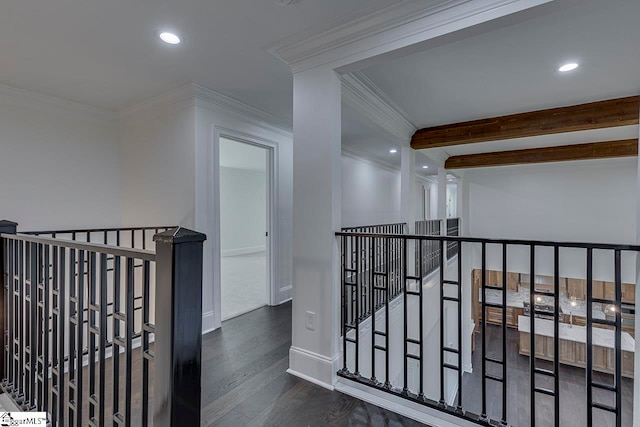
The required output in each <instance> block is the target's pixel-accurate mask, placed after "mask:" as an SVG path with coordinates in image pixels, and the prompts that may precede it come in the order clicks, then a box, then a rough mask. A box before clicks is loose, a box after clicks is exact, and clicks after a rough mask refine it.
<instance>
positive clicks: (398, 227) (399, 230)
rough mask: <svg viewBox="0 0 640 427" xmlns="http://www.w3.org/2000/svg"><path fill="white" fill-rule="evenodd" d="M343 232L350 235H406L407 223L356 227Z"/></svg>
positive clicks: (345, 228) (343, 229)
mask: <svg viewBox="0 0 640 427" xmlns="http://www.w3.org/2000/svg"><path fill="white" fill-rule="evenodd" d="M342 231H344V232H348V233H377V234H406V233H407V223H406V222H397V223H392V224H376V225H356V226H353V227H342Z"/></svg>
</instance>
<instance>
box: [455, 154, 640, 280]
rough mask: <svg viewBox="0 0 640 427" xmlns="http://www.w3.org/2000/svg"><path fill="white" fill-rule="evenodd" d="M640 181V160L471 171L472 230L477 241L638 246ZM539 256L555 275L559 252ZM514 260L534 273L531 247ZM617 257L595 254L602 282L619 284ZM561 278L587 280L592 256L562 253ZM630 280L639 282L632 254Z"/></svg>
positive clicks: (514, 252) (542, 267)
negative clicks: (615, 268)
mask: <svg viewBox="0 0 640 427" xmlns="http://www.w3.org/2000/svg"><path fill="white" fill-rule="evenodd" d="M636 177H637V160H636V159H635V158H626V159H608V160H593V161H581V162H564V163H551V164H544V165H520V166H507V167H500V168H484V169H472V170H468V171H467V172H466V175H465V184H464V191H465V195H466V197H465V200H467V201H468V203H467V206H466V207H465V209H468V215H467V216H466V217H467V218H468V219H467V222H468V224H467V226H468V228H467V230H468V233H469V234H470V235H471V236H473V237H488V238H489V237H493V238H515V239H533V240H551V241H560V242H562V241H574V242H593V243H628V244H633V243H635V236H636V185H637V182H636ZM494 249H497V248H494ZM489 250H490V251H491V250H492V249H491V248H490V249H489ZM537 257H538V260H539V263H538V262H537V263H536V264H537V269H538V271H537V273H539V274H552V273H553V270H552V251H551V249H539V250H538V251H537ZM509 258H510V262H509V270H510V271H521V272H527V271H528V269H529V262H528V250H527V249H526V248H522V247H520V248H518V247H513V248H512V249H510V252H509ZM612 259H613V258H612V255H611V253H606V254H605V253H599V252H597V251H596V252H594V262H595V265H594V279H597V280H612V278H613V267H612V265H613V263H612ZM625 260H627V261H625ZM493 262H501V257H500V255H499V254H498V255H496V256H491V257H490V260H489V265H488V268H496V267H499V264H498V265H492V263H493ZM497 269H499V270H500V269H501V267H500V268H497ZM560 273H561V276H565V277H577V278H580V277H584V276H585V254H584V251H577V250H576V251H568V250H565V251H562V252H561V271H560ZM623 281H628V282H635V265H634V262H633V260H632V259H630V258H627V257H626V256H623Z"/></svg>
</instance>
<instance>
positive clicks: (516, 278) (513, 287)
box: [507, 273, 635, 295]
mask: <svg viewBox="0 0 640 427" xmlns="http://www.w3.org/2000/svg"><path fill="white" fill-rule="evenodd" d="M519 283H520V274H519V273H507V289H508V290H510V291H516V292H518V284H519ZM634 295H635V287H634Z"/></svg>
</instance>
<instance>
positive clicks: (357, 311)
mask: <svg viewBox="0 0 640 427" xmlns="http://www.w3.org/2000/svg"><path fill="white" fill-rule="evenodd" d="M355 240H356V251H355V253H356V259H355V261H356V268H355V270H356V273H355V274H356V286H355V288H356V309H355V313H354V323H355V325H354V326H355V327H356V335H355V337H354V339H355V341H356V342H355V345H356V366H355V368H356V370H355V372H354V374H355V376H356V377H359V376H360V365H359V359H360V345H359V343H360V288H361V286H362V285H361V278H360V266H361V262H360V238H359V237H356V238H355Z"/></svg>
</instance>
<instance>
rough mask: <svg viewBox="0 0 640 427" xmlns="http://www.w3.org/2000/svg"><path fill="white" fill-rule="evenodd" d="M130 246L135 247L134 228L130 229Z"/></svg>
mask: <svg viewBox="0 0 640 427" xmlns="http://www.w3.org/2000/svg"><path fill="white" fill-rule="evenodd" d="M131 247H132V248H135V247H136V232H135V230H131Z"/></svg>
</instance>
